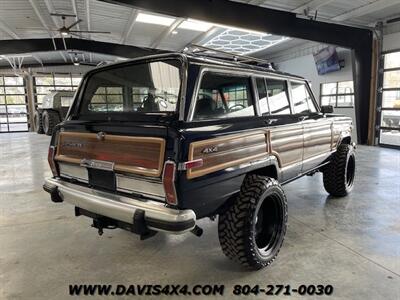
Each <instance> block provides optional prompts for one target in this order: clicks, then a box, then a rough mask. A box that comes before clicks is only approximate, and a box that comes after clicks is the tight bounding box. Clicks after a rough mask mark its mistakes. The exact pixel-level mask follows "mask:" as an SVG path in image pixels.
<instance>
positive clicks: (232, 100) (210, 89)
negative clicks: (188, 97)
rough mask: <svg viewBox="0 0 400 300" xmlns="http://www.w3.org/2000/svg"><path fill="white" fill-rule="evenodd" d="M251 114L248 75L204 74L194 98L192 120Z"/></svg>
mask: <svg viewBox="0 0 400 300" xmlns="http://www.w3.org/2000/svg"><path fill="white" fill-rule="evenodd" d="M253 115H254V107H253V101H252V96H251V90H250V78H249V77H240V76H229V75H223V74H215V73H206V74H204V76H203V78H202V80H201V86H200V89H199V93H198V95H197V99H196V106H195V109H194V115H193V119H194V120H203V119H215V118H230V117H243V116H253Z"/></svg>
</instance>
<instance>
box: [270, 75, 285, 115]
mask: <svg viewBox="0 0 400 300" xmlns="http://www.w3.org/2000/svg"><path fill="white" fill-rule="evenodd" d="M266 82H267V94H268V103H269V108H270V110H271V115H288V114H290V104H289V97H288V90H287V84H286V80H281V79H272V78H266Z"/></svg>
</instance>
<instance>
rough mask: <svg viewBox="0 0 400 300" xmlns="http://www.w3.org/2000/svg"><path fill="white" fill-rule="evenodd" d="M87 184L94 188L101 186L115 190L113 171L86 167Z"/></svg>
mask: <svg viewBox="0 0 400 300" xmlns="http://www.w3.org/2000/svg"><path fill="white" fill-rule="evenodd" d="M87 171H88V175H89V176H88V177H89V185H91V186H92V187H94V188H101V189H106V190H111V191H116V190H117V184H116V178H115V173H114V171H108V170H99V169H92V168H87Z"/></svg>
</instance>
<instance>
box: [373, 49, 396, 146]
mask: <svg viewBox="0 0 400 300" xmlns="http://www.w3.org/2000/svg"><path fill="white" fill-rule="evenodd" d="M396 52H399V53H400V49H393V50H390V51H385V52H382V55H381V58H380V68H379V78H378V83H379V88H378V99H377V106H378V109H377V116H376V124H377V125H378V127H377V131H376V138H377V142H378V144H379V145H380V146H384V147H390V148H395V149H400V146H399V145H396V144H388V143H384V142H382V132H383V131H384V130H388V131H398V132H399V134H400V129H399V128H397V127H391V126H389V127H388V126H382V118H383V115H384V112H396V111H398V112H400V108H393V107H392V108H390V107H384V106H383V93H384V92H390V91H395V92H400V86H398V87H390V88H389V87H384V83H385V82H384V75H385V72H390V71H400V66H398V67H392V68H386V69H385V56H386V55H387V54H391V53H396Z"/></svg>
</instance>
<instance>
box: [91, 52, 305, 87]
mask: <svg viewBox="0 0 400 300" xmlns="http://www.w3.org/2000/svg"><path fill="white" fill-rule="evenodd" d="M168 57H176V58H178V57H181V58H186V59H187V61H188V62H189V63H197V64H203V65H213V66H221V67H231V68H235V69H242V70H245V71H257V72H263V73H268V74H276V75H282V76H284V77H292V78H298V79H301V80H304V78H303V77H301V76H298V75H293V74H290V73H286V72H281V71H277V70H274V69H272V68H271V67H264V66H260V65H255V64H251V63H244V62H239V61H234V60H231V59H226V58H219V57H213V56H208V55H201V54H189V53H182V52H169V53H162V54H155V55H149V56H142V57H137V58H134V59H129V60H125V61H122V62H117V63H112V64H109V65H105V66H100V67H97V68H95V69H93V70H91V71H89V72H88V74H89V73H94V72H97V71H99V70H103V69H108V68H113V67H114V66H119V65H124V64H127V63H128V64H129V63H130V62H138V61H141V60H144V61H146V60H150V59H151V60H152V59H157V58H168Z"/></svg>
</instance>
